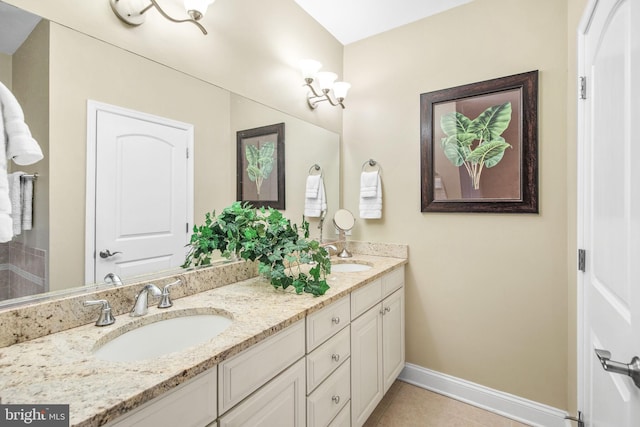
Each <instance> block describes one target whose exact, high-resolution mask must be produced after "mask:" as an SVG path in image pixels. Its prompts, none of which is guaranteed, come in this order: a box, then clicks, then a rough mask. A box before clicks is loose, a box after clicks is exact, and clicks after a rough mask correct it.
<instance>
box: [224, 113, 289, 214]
mask: <svg viewBox="0 0 640 427" xmlns="http://www.w3.org/2000/svg"><path fill="white" fill-rule="evenodd" d="M236 142H237V144H236V145H237V154H236V159H237V167H236V183H237V185H236V189H237V191H236V199H237V200H238V201H242V202H248V203H249V204H251V205H252V206H254V207H271V208H274V209H280V210H283V209H285V206H286V203H285V170H284V123H277V124H274V125H268V126H262V127H258V128H254V129H246V130H241V131H238V132H237V133H236ZM247 150H249V151H247Z"/></svg>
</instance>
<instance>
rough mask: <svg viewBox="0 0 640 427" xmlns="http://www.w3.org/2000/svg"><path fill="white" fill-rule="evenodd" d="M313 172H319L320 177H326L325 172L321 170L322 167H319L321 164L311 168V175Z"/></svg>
mask: <svg viewBox="0 0 640 427" xmlns="http://www.w3.org/2000/svg"><path fill="white" fill-rule="evenodd" d="M313 171H316V172H318V171H319V172H320V173H319V174H318V175H320V176H323V175H324V172H322V168H321V167H320V165H319V164H317V163H315V164H314V165H313V166H311V167H310V168H309V175H312V173H311V172H313Z"/></svg>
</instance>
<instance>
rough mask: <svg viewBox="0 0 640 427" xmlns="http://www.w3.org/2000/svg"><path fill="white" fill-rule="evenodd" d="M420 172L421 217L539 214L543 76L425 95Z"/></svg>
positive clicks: (525, 75) (504, 79)
mask: <svg viewBox="0 0 640 427" xmlns="http://www.w3.org/2000/svg"><path fill="white" fill-rule="evenodd" d="M507 104H508V105H507ZM500 111H502V112H503V113H504V114H501V113H500ZM483 114H484V115H483ZM481 115H483V117H482V118H480V116H481ZM467 116H468V117H467ZM505 117H506V120H501V119H504V118H505ZM476 118H477V120H476ZM500 122H501V123H502V124H500ZM494 124H495V126H494ZM492 126H494V127H492ZM474 135H484V136H485V137H486V139H484V142H487V143H492V147H493V148H492V151H488V150H487V151H486V153H485V154H486V155H485V156H482V155H481V154H482V150H478V151H477V152H476V153H475V154H470V153H471V152H472V151H475V150H476V149H477V148H478V147H479V144H480V142H482V141H483V139H482V137H481V136H480V137H474ZM477 138H479V139H477ZM469 141H473V142H472V143H469ZM505 142H506V143H507V144H506V145H505V144H504V143H505ZM469 144H470V145H469ZM484 148H485V149H486V148H489V144H486V146H485V147H484ZM500 150H502V154H498V153H499V152H500ZM492 156H493V157H492ZM465 159H466V160H465ZM485 159H487V160H486V163H485ZM480 160H482V162H480ZM490 162H492V163H490ZM487 165H490V166H487ZM485 166H486V167H485ZM420 174H421V211H422V212H492V213H538V71H537V70H536V71H530V72H526V73H521V74H516V75H512V76H507V77H501V78H497V79H492V80H487V81H483V82H479V83H472V84H467V85H464V86H457V87H453V88H449V89H443V90H438V91H434V92H428V93H423V94H421V95H420ZM447 186H448V187H449V191H447Z"/></svg>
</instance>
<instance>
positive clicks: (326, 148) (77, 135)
mask: <svg viewBox="0 0 640 427" xmlns="http://www.w3.org/2000/svg"><path fill="white" fill-rule="evenodd" d="M7 9H9V11H11V9H15V8H14V7H13V6H10V5H7V4H6V3H3V2H0V15H1V14H5V13H7ZM2 27H3V25H2V24H0V28H2ZM1 37H3V36H2V34H0V38H1ZM0 81H2V82H3V83H4V84H5V85H6V86H8V87H9V88H10V89H11V90H12V91H13V92H14V94H15V95H16V97H17V98H18V100H19V101H20V103H21V105H22V107H23V109H24V113H25V119H26V121H27V123H28V124H29V126H30V128H31V131H32V133H33V135H34V137H35V138H36V139H37V140H38V142H39V143H40V144H41V146H42V149H43V152H44V155H45V158H44V160H42V161H41V162H39V163H37V164H35V165H32V166H29V167H28V168H24V167H21V168H20V170H24V171H25V172H27V173H37V174H38V179H37V181H36V183H35V190H34V194H35V195H34V207H33V209H34V212H33V218H34V226H33V229H32V230H30V231H25V232H23V233H22V234H21V235H19V236H17V237H16V238H14V240H13V241H12V242H10V243H5V244H1V245H0V307H1V306H2V305H5V306H6V305H9V304H11V305H14V304H15V303H16V302H17V303H20V302H28V301H31V299H32V298H33V297H29V295H32V294H37V295H41V294H42V293H43V292H45V293H48V294H49V295H51V293H57V294H59V293H65V292H67V290H68V289H75V290H82V289H87V285H88V283H87V282H88V280H87V279H86V277H87V274H86V271H85V261H86V256H87V252H90V253H92V252H93V251H94V248H88V247H87V244H86V243H85V235H86V230H85V228H86V227H85V223H86V218H85V216H86V211H87V209H86V194H87V188H86V183H87V167H86V166H87V165H86V159H87V154H86V153H87V140H88V138H87V102H88V101H89V100H94V101H98V102H100V103H105V104H110V105H114V106H119V107H123V108H127V109H131V110H136V111H140V112H143V113H147V114H153V115H156V116H161V117H165V118H168V119H171V120H176V121H180V122H185V123H190V124H192V125H193V126H194V207H193V212H194V220H195V223H196V224H200V223H202V222H203V220H204V214H205V212H210V211H213V210H216V211H220V210H221V209H222V208H224V207H225V206H227V205H229V204H230V203H232V202H233V201H234V200H235V197H236V187H235V186H236V158H235V156H236V132H237V131H239V130H244V129H250V128H255V127H260V126H265V125H270V124H275V123H282V122H284V123H285V125H286V126H285V129H286V134H285V150H286V151H285V152H286V156H285V159H286V165H285V173H286V200H287V204H286V209H285V211H284V214H285V215H286V216H287V217H289V218H290V219H292V220H293V221H295V222H298V223H299V222H300V221H301V220H302V215H303V210H304V194H305V191H304V190H305V182H306V178H307V175H308V174H309V170H310V167H311V166H312V165H314V164H318V165H320V166H321V167H322V170H323V175H324V179H325V186H326V194H327V205H328V212H327V215H326V217H327V218H331V217H332V216H333V213H334V212H335V211H336V210H337V209H338V208H339V200H340V194H339V192H340V184H339V173H340V171H339V169H340V154H339V153H340V147H339V145H340V136H339V135H338V134H337V133H335V132H331V131H329V130H326V129H324V128H322V127H319V126H317V125H314V124H311V123H307V122H305V121H303V120H301V119H299V118H296V117H293V116H291V115H288V114H285V113H283V112H281V111H278V110H276V109H274V108H271V107H269V106H266V105H263V104H260V103H258V102H255V101H252V100H250V99H247V98H245V97H242V96H239V95H237V94H234V93H232V92H230V91H228V90H226V89H224V88H221V87H218V86H215V85H213V84H211V83H208V82H206V81H203V80H202V79H199V78H196V77H193V76H190V75H188V74H186V73H184V72H181V71H177V70H175V69H173V68H171V67H169V66H166V65H164V64H161V63H159V62H157V61H153V60H149V59H147V58H144V57H142V56H139V55H136V54H134V53H132V52H130V51H128V50H127V49H125V48H123V47H119V46H114V45H113V44H109V43H106V42H104V41H101V40H99V39H97V38H95V37H91V36H88V35H86V34H83V33H82V32H79V31H76V30H74V29H71V28H68V27H66V26H63V25H58V24H56V23H55V22H50V21H47V20H44V19H43V20H40V21H38V24H37V25H36V26H35V28H34V30H33V31H32V32H31V33H30V35H29V37H28V38H27V39H26V41H25V42H24V44H22V45H21V47H20V48H18V49H17V50H16V51H15V52H9V53H7V52H4V53H0ZM11 167H12V168H13V170H14V171H15V170H16V169H17V168H16V166H15V165H12V166H11ZM309 222H310V223H311V231H312V237H313V238H321V237H323V238H324V239H325V240H327V239H331V238H335V236H334V232H333V229H331V230H329V228H330V227H324V235H323V236H321V235H320V228H319V225H320V224H319V221H318V220H317V219H311V220H310V221H309ZM98 226H99V225H98ZM114 250H117V248H116V249H114ZM167 273H168V272H167ZM99 281H100V280H98V282H99ZM125 281H126V280H125ZM93 288H94V287H93V286H92V287H91V288H90V289H93ZM38 297H39V296H38Z"/></svg>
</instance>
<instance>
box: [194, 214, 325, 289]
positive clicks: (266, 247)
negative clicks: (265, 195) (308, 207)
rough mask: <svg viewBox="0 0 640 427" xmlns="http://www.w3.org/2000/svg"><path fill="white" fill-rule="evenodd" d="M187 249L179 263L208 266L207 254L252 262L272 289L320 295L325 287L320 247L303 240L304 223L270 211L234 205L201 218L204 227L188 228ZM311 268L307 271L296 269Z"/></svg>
mask: <svg viewBox="0 0 640 427" xmlns="http://www.w3.org/2000/svg"><path fill="white" fill-rule="evenodd" d="M189 246H190V247H191V248H190V250H189V253H188V254H187V258H186V260H185V262H184V264H183V265H182V267H183V268H187V267H189V266H191V265H195V266H200V265H209V264H211V254H212V253H213V252H214V251H216V250H219V251H220V252H221V253H222V256H224V257H226V258H231V257H232V256H234V255H237V256H239V257H240V258H242V259H244V260H249V261H258V272H259V273H260V274H261V275H263V276H264V277H266V278H267V279H269V280H270V282H271V285H273V287H275V288H282V289H287V288H288V287H289V286H292V287H293V288H294V289H295V291H296V293H298V294H301V293H302V292H307V293H310V294H313V295H316V296H317V295H324V293H325V292H326V291H327V289H329V285H327V281H326V275H327V274H329V273H330V272H331V261H330V259H329V254H328V252H327V250H326V249H325V248H323V247H322V246H320V243H319V242H317V241H315V240H311V239H309V223H308V222H306V221H303V222H302V226H301V228H300V229H299V228H298V226H297V225H296V224H292V223H291V221H290V220H289V219H287V218H285V217H284V216H283V215H282V213H281V212H279V211H277V210H275V209H272V208H268V209H265V208H259V209H256V208H253V207H250V206H249V205H248V204H241V203H240V202H235V203H233V204H232V205H231V206H229V207H226V208H225V209H223V211H222V212H221V213H220V215H218V216H216V214H215V211H214V212H213V213H212V214H210V213H207V214H205V223H204V225H201V226H194V228H193V235H192V236H191V241H190V243H189ZM304 264H311V265H312V267H311V268H310V269H309V271H308V272H305V271H303V269H302V268H301V266H302V265H304Z"/></svg>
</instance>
